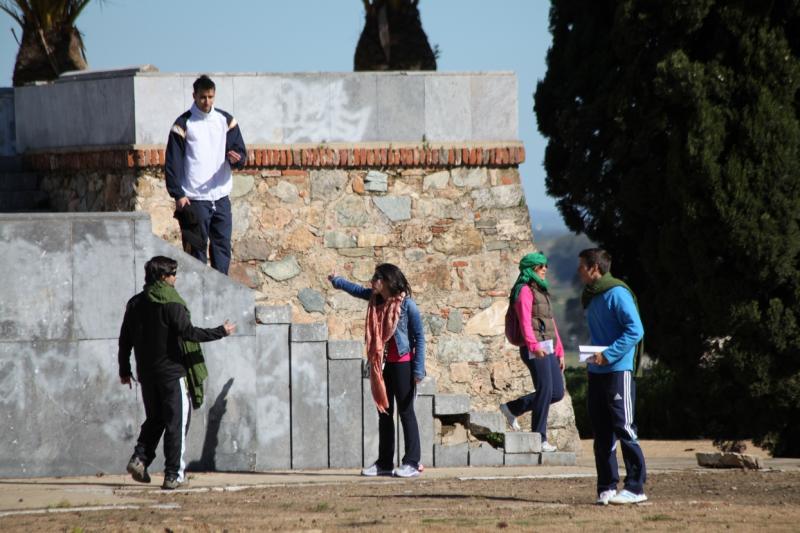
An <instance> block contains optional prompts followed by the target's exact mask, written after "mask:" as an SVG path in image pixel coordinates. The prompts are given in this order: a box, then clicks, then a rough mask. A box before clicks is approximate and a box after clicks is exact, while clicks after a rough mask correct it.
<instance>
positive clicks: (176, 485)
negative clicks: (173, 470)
mask: <svg viewBox="0 0 800 533" xmlns="http://www.w3.org/2000/svg"><path fill="white" fill-rule="evenodd" d="M188 486H189V480H188V479H185V478H184V479H183V481H180V480H178V476H169V475H168V476H165V477H164V483H163V484H162V485H161V490H175V489H185V488H186V487H188Z"/></svg>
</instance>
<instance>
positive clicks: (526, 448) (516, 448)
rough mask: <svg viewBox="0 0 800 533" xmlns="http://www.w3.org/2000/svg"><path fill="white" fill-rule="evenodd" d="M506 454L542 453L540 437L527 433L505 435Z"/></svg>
mask: <svg viewBox="0 0 800 533" xmlns="http://www.w3.org/2000/svg"><path fill="white" fill-rule="evenodd" d="M504 448H505V450H506V454H514V453H539V452H541V451H542V435H541V434H540V433H534V432H527V431H511V432H507V433H505V445H504Z"/></svg>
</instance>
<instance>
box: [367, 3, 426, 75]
mask: <svg viewBox="0 0 800 533" xmlns="http://www.w3.org/2000/svg"><path fill="white" fill-rule="evenodd" d="M362 1H363V2H364V11H365V18H366V20H365V22H364V29H363V30H362V32H361V37H360V38H359V40H358V45H357V46H356V54H355V60H354V69H355V70H356V71H359V70H436V56H437V55H438V53H437V52H434V50H432V49H431V45H430V44H429V43H428V36H427V35H425V31H424V30H423V29H422V22H421V21H420V17H419V9H418V8H417V4H418V3H419V0H371V1H370V0H362Z"/></svg>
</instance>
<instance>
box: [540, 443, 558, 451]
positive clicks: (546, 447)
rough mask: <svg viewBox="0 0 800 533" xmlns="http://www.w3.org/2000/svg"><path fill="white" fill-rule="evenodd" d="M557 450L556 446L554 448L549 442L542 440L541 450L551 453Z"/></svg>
mask: <svg viewBox="0 0 800 533" xmlns="http://www.w3.org/2000/svg"><path fill="white" fill-rule="evenodd" d="M557 451H558V448H556V447H555V446H553V445H552V444H550V443H549V442H547V441H544V442H543V443H542V452H544V453H553V452H557Z"/></svg>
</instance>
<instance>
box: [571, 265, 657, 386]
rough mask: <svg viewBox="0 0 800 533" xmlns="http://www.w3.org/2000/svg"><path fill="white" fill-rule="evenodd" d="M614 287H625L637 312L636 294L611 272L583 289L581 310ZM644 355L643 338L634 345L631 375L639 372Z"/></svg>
mask: <svg viewBox="0 0 800 533" xmlns="http://www.w3.org/2000/svg"><path fill="white" fill-rule="evenodd" d="M614 287H625V288H626V289H627V290H628V292H629V293H631V296H632V297H633V303H634V305H636V312H637V313H638V312H639V301H638V300H637V299H636V294H634V292H633V290H632V289H631V288H630V287H628V284H627V283H625V282H624V281H622V280H621V279H617V278H615V277H614V276H612V275H611V272H606V273H605V274H603V275H602V276H601V277H600V278H598V279H596V280H595V281H594V282H592V283H590V284H589V285H586V286H585V287H584V288H583V293H582V294H581V304H582V305H583V308H584V309H586V308H587V307H589V303H591V301H592V298H594V297H595V296H597V295H598V294H603V293H604V292H606V291H607V290H609V289H613V288H614ZM643 353H644V336H643V337H642V340H640V341H639V344H637V345H636V352H635V353H634V354H633V373H634V375H636V373H637V372H638V371H639V362H640V361H641V360H642V354H643Z"/></svg>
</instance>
